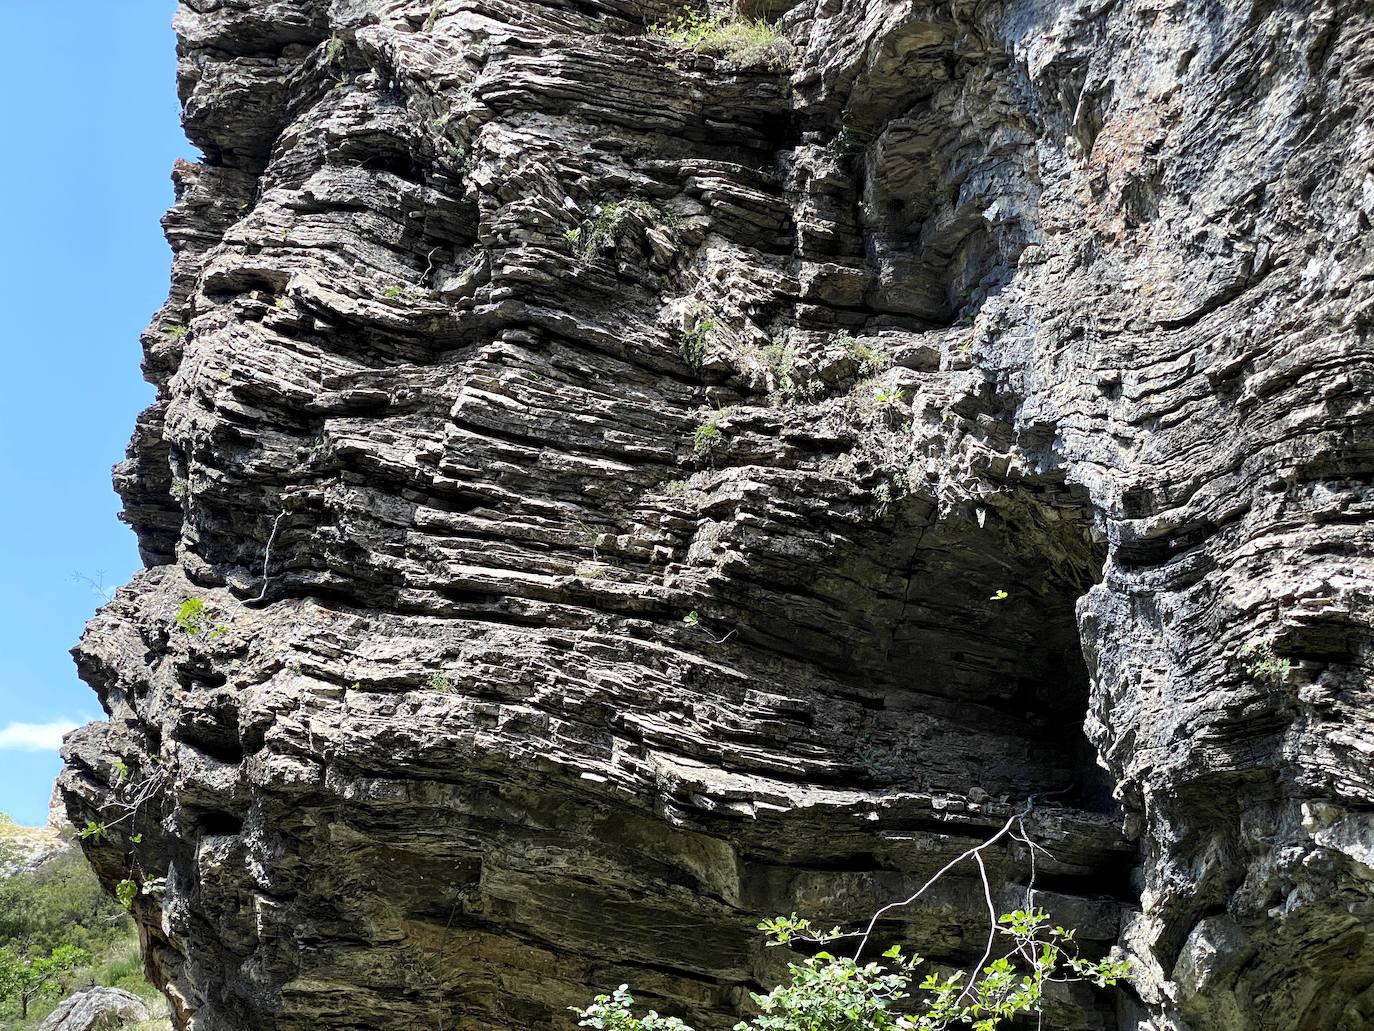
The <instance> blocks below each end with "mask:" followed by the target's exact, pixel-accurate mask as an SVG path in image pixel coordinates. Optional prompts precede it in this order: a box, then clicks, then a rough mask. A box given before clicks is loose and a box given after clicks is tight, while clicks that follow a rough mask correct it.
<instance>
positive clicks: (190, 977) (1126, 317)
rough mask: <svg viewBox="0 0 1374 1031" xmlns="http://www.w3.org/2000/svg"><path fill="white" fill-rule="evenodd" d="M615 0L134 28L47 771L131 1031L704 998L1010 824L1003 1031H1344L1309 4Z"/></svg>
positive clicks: (1333, 596)
mask: <svg viewBox="0 0 1374 1031" xmlns="http://www.w3.org/2000/svg"><path fill="white" fill-rule="evenodd" d="M672 6H673V5H669V4H650V5H649V6H648V7H645V6H643V5H631V4H626V3H623V2H620V0H593V2H589V3H584V4H580V5H572V6H567V5H564V6H545V5H540V4H536V3H533V2H530V0H514V2H511V3H501V4H497V3H491V2H489V0H473V2H472V3H464V4H459V3H456V2H448V0H444V2H440V3H438V4H433V3H431V2H430V0H347V2H337V3H333V4H323V3H319V2H316V0H273V2H271V3H258V4H242V3H233V4H230V3H203V2H200V0H197V2H195V3H186V4H184V5H183V7H182V10H181V12H180V14H179V15H178V19H177V26H178V31H179V33H180V37H181V50H180V57H181V75H180V87H181V93H182V99H183V103H184V105H185V120H186V125H187V131H188V133H189V134H190V135H191V138H192V140H193V141H194V142H195V143H197V144H198V145H199V146H200V147H201V148H202V150H203V151H204V152H205V155H206V158H205V160H204V161H203V162H201V163H199V164H189V163H180V164H179V165H178V166H177V168H176V169H175V170H174V172H173V176H174V181H175V183H176V186H177V203H176V206H175V207H174V208H173V210H172V211H171V212H170V213H169V214H168V216H167V219H166V226H167V231H168V236H169V239H170V240H171V242H172V245H173V248H174V253H175V257H174V261H173V268H172V290H171V296H170V298H169V300H168V303H167V306H166V307H165V308H164V309H163V310H162V312H160V313H159V315H158V316H157V318H156V319H154V321H153V324H152V326H150V328H149V329H148V331H147V332H146V333H145V334H144V337H143V343H144V348H145V356H146V360H145V370H146V372H147V374H148V376H149V378H150V379H151V380H152V381H153V383H154V384H155V385H156V386H157V388H158V396H157V400H156V402H155V403H154V404H153V406H152V407H151V408H150V409H149V410H148V411H147V412H145V413H144V414H143V415H142V416H141V417H140V419H139V422H138V425H137V427H136V429H135V432H134V437H133V440H132V442H131V445H130V449H129V455H128V458H127V460H126V461H125V462H124V463H122V464H121V465H120V466H119V468H118V469H117V470H116V477H115V479H116V485H117V487H118V489H119V491H120V493H121V495H122V497H123V499H124V504H125V513H124V517H125V518H126V519H127V520H128V521H129V523H130V524H131V525H132V526H133V528H134V529H135V531H136V532H137V534H138V537H139V542H140V547H141V549H142V553H143V556H144V559H145V562H146V564H147V568H146V569H144V570H143V571H142V572H140V573H139V574H138V575H137V576H136V577H135V578H134V580H133V581H132V583H130V584H129V585H128V586H126V587H124V588H123V589H121V590H120V591H119V593H118V595H117V597H116V598H115V600H114V601H113V602H112V603H110V604H109V605H108V606H106V607H105V608H104V609H102V611H101V612H100V613H99V614H98V615H97V616H96V618H95V619H94V620H93V621H92V622H91V624H90V626H89V627H88V629H87V632H86V634H85V636H84V637H83V639H82V643H81V645H80V647H79V648H78V649H77V652H76V654H77V661H78V665H79V668H80V671H81V673H82V676H83V677H84V678H85V679H86V680H87V682H89V683H90V684H91V685H92V687H93V688H94V689H95V690H96V691H97V693H98V694H99V696H100V698H101V700H102V702H103V704H104V706H105V709H106V711H107V713H108V716H109V718H108V720H107V721H106V722H104V723H100V724H93V725H91V726H89V727H87V728H85V729H83V730H82V731H79V732H77V733H76V734H75V735H73V737H72V738H71V739H70V740H69V742H68V745H67V747H66V749H65V756H66V761H67V769H66V772H65V773H64V775H63V781H62V785H63V790H64V793H65V797H66V802H67V807H68V811H69V813H70V815H71V818H72V819H73V821H74V822H76V823H77V824H78V825H84V823H85V821H86V820H88V819H98V820H99V819H103V820H105V821H106V822H107V823H108V824H109V825H110V834H109V835H108V837H105V838H101V839H99V840H97V839H95V838H88V839H86V840H85V841H84V842H83V847H84V848H85V849H86V852H87V854H88V856H89V857H90V859H91V861H92V862H93V863H94V864H95V866H96V868H97V870H98V871H99V872H100V874H101V876H102V878H103V879H104V880H105V882H106V883H107V884H109V885H111V886H113V884H114V883H115V882H117V881H118V880H120V879H122V878H124V877H126V876H128V875H129V873H130V861H131V857H134V858H135V859H136V861H137V864H138V869H139V870H141V871H143V872H144V874H145V875H146V876H148V877H154V876H156V877H165V879H166V880H165V886H163V885H160V884H159V885H157V887H156V890H150V891H148V892H145V893H144V894H141V895H140V896H139V897H138V898H137V899H136V900H135V902H134V912H135V917H136V919H137V920H138V922H139V924H140V927H141V930H142V933H143V935H144V941H145V945H146V949H147V958H148V962H149V964H150V968H151V969H152V970H153V972H154V973H155V974H156V975H157V979H158V980H159V982H160V983H161V984H164V985H165V986H166V989H167V991H168V994H169V997H170V998H171V1000H172V1003H173V1007H174V1011H175V1015H176V1019H177V1021H178V1025H179V1026H182V1027H194V1028H196V1029H198V1031H219V1029H230V1028H235V1029H237V1028H244V1027H253V1028H283V1029H286V1028H297V1027H307V1026H308V1027H330V1028H363V1027H366V1028H384V1029H412V1028H413V1029H417V1031H419V1029H426V1031H428V1029H432V1028H434V1027H436V1026H444V1027H453V1028H460V1029H478V1028H481V1029H492V1028H498V1029H526V1028H546V1027H551V1028H570V1027H572V1026H573V1023H574V1020H573V1018H572V1017H571V1015H570V1014H569V1012H568V1009H567V1008H568V1007H569V1006H573V1005H579V1004H585V1002H586V1001H587V999H588V998H589V996H590V995H591V994H592V993H593V992H594V991H597V990H603V989H606V988H609V987H613V986H614V985H616V984H619V983H621V982H629V983H632V984H633V985H635V986H636V988H637V989H638V991H639V994H640V995H641V996H642V997H643V998H644V999H645V1000H646V1001H647V1002H648V1003H650V1004H652V1005H655V1006H657V1007H658V1008H660V1009H661V1010H664V1011H668V1012H672V1013H676V1014H680V1015H683V1016H685V1017H687V1018H689V1019H690V1020H691V1021H692V1023H693V1024H694V1025H695V1026H696V1027H698V1028H699V1029H701V1031H712V1029H717V1028H727V1027H730V1026H731V1025H732V1024H733V1022H734V1021H735V1020H737V1019H738V1017H739V1015H740V1014H741V1013H743V1012H747V1010H748V1008H749V1005H750V1003H749V998H748V996H749V992H750V990H751V989H755V988H757V987H758V986H759V985H764V984H770V983H773V982H774V981H775V980H776V978H777V977H778V976H779V973H780V971H781V970H782V964H783V959H784V957H782V956H780V955H779V954H778V950H765V949H764V948H763V947H762V943H761V942H760V940H759V938H758V935H757V932H756V931H755V928H754V925H755V924H756V922H757V920H758V919H759V918H760V917H761V916H770V915H773V914H776V913H779V912H790V911H793V910H796V911H798V912H801V913H804V914H806V915H808V916H812V917H814V918H816V919H818V920H820V921H823V922H831V921H837V922H846V921H852V920H856V919H858V918H861V917H863V916H866V915H867V914H868V913H869V912H871V910H872V909H873V908H874V907H876V906H877V905H879V904H880V903H882V902H884V901H887V900H889V899H893V898H900V897H904V896H905V895H907V894H909V892H910V890H911V889H912V888H913V886H914V885H916V884H918V883H920V882H921V881H922V880H923V879H924V878H925V877H927V876H928V875H929V874H930V873H931V872H932V871H933V870H935V869H938V868H939V867H940V866H941V865H942V864H943V863H944V862H946V861H947V860H948V859H949V858H951V857H952V856H954V855H957V854H958V853H959V852H961V851H962V850H964V849H965V848H966V847H968V846H969V845H970V844H971V843H973V842H975V841H977V840H980V839H981V838H982V837H984V836H986V835H987V834H989V833H990V832H991V830H993V829H995V828H996V827H998V826H1000V825H1001V824H1002V823H1003V821H1005V820H1006V819H1007V818H1008V816H1009V815H1010V814H1012V813H1014V812H1016V811H1017V808H1018V807H1020V806H1024V805H1025V804H1027V802H1028V800H1030V799H1032V798H1034V799H1036V800H1037V801H1036V802H1035V805H1034V809H1033V812H1032V813H1031V815H1030V817H1029V818H1028V821H1027V831H1028V833H1029V834H1031V835H1032V836H1033V837H1034V838H1035V840H1037V841H1038V842H1039V843H1040V844H1041V845H1043V846H1044V847H1045V848H1046V849H1047V850H1048V853H1049V855H1048V857H1045V856H1041V857H1040V862H1039V863H1038V864H1037V867H1036V874H1037V877H1038V880H1037V882H1036V883H1037V886H1038V888H1039V895H1038V900H1039V901H1040V903H1041V904H1043V905H1045V906H1046V907H1047V908H1048V909H1050V910H1051V911H1052V912H1053V914H1054V916H1055V917H1056V919H1057V920H1059V921H1060V922H1062V923H1064V924H1066V925H1071V926H1075V927H1077V928H1079V930H1080V936H1081V937H1082V939H1083V940H1084V942H1085V944H1086V947H1088V948H1089V949H1092V950H1105V949H1107V948H1109V947H1110V946H1112V945H1119V946H1121V947H1122V948H1124V949H1126V950H1127V952H1128V953H1129V955H1130V956H1131V958H1132V959H1133V961H1134V963H1135V965H1136V971H1137V977H1136V980H1135V982H1134V984H1133V985H1132V986H1130V987H1129V988H1126V989H1124V990H1122V991H1119V992H1093V991H1089V990H1086V989H1082V990H1076V991H1072V992H1070V991H1065V992H1063V993H1061V994H1060V995H1058V996H1057V997H1056V998H1055V999H1053V1000H1052V1005H1051V1007H1050V1012H1049V1013H1048V1014H1047V1015H1046V1020H1045V1025H1044V1026H1045V1027H1047V1028H1050V1027H1056V1028H1064V1029H1068V1028H1072V1029H1076V1031H1085V1029H1092V1031H1095V1029H1107V1028H1117V1029H1125V1028H1132V1029H1139V1031H1145V1029H1147V1028H1148V1029H1153V1031H1164V1029H1173V1031H1183V1029H1193V1031H1213V1029H1215V1031H1222V1029H1226V1031H1229V1029H1232V1028H1249V1029H1257V1031H1288V1029H1298V1028H1309V1027H1324V1028H1325V1027H1330V1028H1343V1029H1353V1028H1358V1027H1363V1026H1366V1025H1367V1024H1369V1023H1370V1022H1371V1020H1374V995H1372V994H1371V991H1372V987H1371V986H1374V934H1371V930H1370V929H1371V927H1374V921H1371V916H1374V868H1371V866H1370V863H1371V860H1372V858H1374V857H1372V856H1371V851H1372V849H1371V844H1370V843H1371V840H1374V832H1371V829H1370V822H1369V816H1368V814H1369V812H1370V811H1371V808H1374V774H1372V773H1371V764H1370V756H1371V755H1374V720H1371V717H1370V711H1371V709H1370V705H1369V702H1370V684H1371V683H1372V682H1374V680H1372V679H1371V676H1370V673H1371V641H1374V635H1371V622H1372V621H1374V612H1372V611H1371V609H1370V606H1369V601H1368V599H1369V598H1370V597H1371V596H1374V589H1372V588H1374V583H1371V581H1372V580H1374V576H1372V575H1371V573H1372V570H1371V561H1370V556H1371V537H1370V531H1369V528H1368V527H1369V525H1370V521H1369V513H1370V511H1371V502H1372V501H1374V498H1372V497H1371V488H1370V482H1371V470H1374V412H1372V409H1371V403H1370V388H1371V384H1374V363H1372V362H1371V345H1370V333H1371V323H1372V322H1374V255H1372V254H1371V247H1374V243H1372V242H1371V241H1374V234H1371V233H1370V232H1369V226H1370V220H1371V218H1374V179H1371V175H1372V174H1374V172H1371V169H1374V136H1371V134H1370V133H1369V131H1368V126H1369V125H1370V124H1371V123H1374V75H1372V74H1371V64H1370V53H1371V49H1372V48H1374V14H1372V13H1371V8H1370V6H1369V5H1368V4H1367V3H1363V2H1360V0H1267V2H1264V3H1258V2H1254V3H1252V2H1249V0H1218V2H1216V3H1210V4H1192V3H1185V2H1183V0H1117V2H1106V3H1104V2H1101V0H1091V2H1090V0H1064V2H1056V3H1049V2H1043V0H1006V2H1002V3H986V2H982V0H949V2H944V3H919V2H908V3H891V2H888V0H854V2H847V3H836V2H833V0H801V2H799V3H787V2H782V3H770V4H766V5H755V7H754V8H753V9H757V10H760V11H766V12H768V13H769V14H770V16H777V17H779V22H778V24H779V25H780V27H781V30H782V31H783V32H784V33H785V34H786V36H787V37H788V40H789V44H790V47H791V50H790V51H786V50H782V51H773V52H770V56H769V57H768V58H767V60H764V61H761V62H755V63H753V64H751V63H750V62H749V61H747V60H743V61H742V60H738V59H732V58H731V57H730V55H728V54H693V53H685V52H681V51H678V50H674V49H673V48H671V47H670V46H669V45H667V44H666V43H664V42H663V41H661V40H657V39H655V38H653V37H652V36H646V35H645V33H644V25H645V23H649V22H653V21H655V20H658V21H662V20H664V19H665V18H666V17H668V16H669V14H670V8H671V7H672ZM778 53H790V55H791V57H790V60H791V68H790V69H788V70H778V68H777V67H776V61H777V60H778V59H779V58H778ZM1003 592H1005V594H1003ZM191 600H195V601H197V602H199V603H200V604H201V605H203V606H204V607H205V609H204V611H201V610H199V609H196V608H195V607H194V605H193V606H192V608H190V609H186V608H184V606H185V605H186V603H187V602H188V601H191ZM692 614H695V615H692ZM179 615H180V616H181V618H180V620H179V619H178V616H179ZM689 616H691V618H690V619H689V618H688V617H689ZM115 760H119V761H120V762H122V763H123V766H124V768H125V769H127V770H128V775H127V776H120V775H117V773H116V766H115ZM135 835H137V836H138V840H137V841H135V840H134V836H135ZM1029 859H1030V857H1029V855H1028V854H1027V851H1026V849H1025V848H1024V847H1022V846H1017V847H1009V848H1007V849H1005V850H1000V851H998V853H997V854H996V856H995V858H994V860H993V862H992V864H991V869H990V873H991V875H992V876H993V878H994V879H995V885H996V896H997V897H996V902H997V905H998V906H1000V907H1002V908H1005V909H1009V908H1014V907H1015V906H1016V905H1018V904H1019V903H1020V901H1021V900H1022V899H1023V898H1024V889H1025V886H1026V884H1027V882H1028V881H1029V878H1030V876H1031V866H1030V862H1029ZM983 920H984V917H983V913H982V901H981V887H980V885H979V883H978V880H977V877H976V874H974V873H973V872H972V871H962V872H960V873H959V874H958V875H956V876H955V877H953V878H951V879H950V880H947V881H945V882H942V884H941V886H940V891H939V893H938V894H937V895H936V896H935V897H932V898H931V900H930V902H929V904H922V905H920V906H916V907H911V908H909V909H906V910H903V911H901V912H900V913H899V914H898V915H896V916H895V918H894V919H893V921H892V922H891V923H890V924H889V925H884V927H883V929H882V930H883V936H884V937H885V939H888V940H890V939H898V938H900V939H904V940H908V941H910V942H912V943H914V944H915V945H916V946H918V948H919V950H920V951H921V952H922V953H923V954H925V955H927V956H929V957H930V958H931V959H932V960H933V961H935V962H938V963H943V964H949V965H951V966H953V965H965V964H968V963H970V962H972V961H973V960H974V959H976V958H977V956H978V954H979V952H980V950H981V944H982V936H983V927H984V925H983V922H982V921H983Z"/></svg>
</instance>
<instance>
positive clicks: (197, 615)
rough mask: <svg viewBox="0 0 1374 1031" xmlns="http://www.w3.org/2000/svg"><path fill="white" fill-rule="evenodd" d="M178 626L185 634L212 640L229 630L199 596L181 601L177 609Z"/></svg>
mask: <svg viewBox="0 0 1374 1031" xmlns="http://www.w3.org/2000/svg"><path fill="white" fill-rule="evenodd" d="M177 626H178V627H179V628H180V629H181V632H182V633H184V634H190V635H191V636H192V637H199V638H207V639H210V640H213V639H215V638H217V637H223V636H224V635H225V634H227V633H228V632H229V628H228V627H227V626H224V625H223V624H220V623H216V622H215V619H214V616H213V615H212V614H211V611H210V607H209V606H208V605H206V604H205V602H203V601H202V600H201V599H199V598H187V599H186V600H185V601H183V602H182V603H181V608H179V609H177Z"/></svg>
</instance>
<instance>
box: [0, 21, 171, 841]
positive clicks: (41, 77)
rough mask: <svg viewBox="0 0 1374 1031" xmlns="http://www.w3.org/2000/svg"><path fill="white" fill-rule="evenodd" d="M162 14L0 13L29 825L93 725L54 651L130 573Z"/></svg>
mask: <svg viewBox="0 0 1374 1031" xmlns="http://www.w3.org/2000/svg"><path fill="white" fill-rule="evenodd" d="M175 9H176V4H175V2H174V0H63V2H62V3H61V4H53V3H50V2H48V0H0V11H3V13H4V15H5V31H6V35H7V37H8V38H9V39H10V40H11V42H12V44H13V45H12V46H11V47H10V48H9V50H8V52H7V53H6V55H5V60H4V61H3V62H0V96H4V97H5V98H6V103H5V126H4V134H5V146H4V150H5V160H4V161H0V197H3V198H4V202H5V203H4V216H3V222H0V226H3V228H0V265H2V266H3V267H0V349H3V354H4V367H3V376H0V390H2V391H3V401H2V402H0V484H3V488H0V489H2V490H3V504H0V541H3V542H4V550H3V552H0V562H2V563H3V565H0V569H3V585H0V586H2V587H3V589H0V811H4V812H8V813H10V814H11V815H13V816H14V817H15V819H17V820H20V821H21V822H25V823H38V822H41V821H42V820H43V819H44V818H45V816H46V811H47V802H48V795H49V792H50V790H51V787H52V781H53V778H54V777H55V776H56V774H57V770H58V767H59V765H60V763H59V760H58V757H57V750H56V747H55V744H56V742H55V738H56V737H57V736H58V733H59V731H60V729H61V727H62V726H64V725H70V724H74V723H77V722H83V721H85V720H89V719H96V718H99V717H100V716H101V712H100V706H99V703H98V702H97V701H96V698H95V695H94V694H93V693H92V692H91V691H90V689H89V688H87V687H86V686H85V685H84V684H82V683H81V682H80V681H79V680H78V679H77V677H76V672H75V668H74V667H73V665H72V661H71V657H70V656H69V655H68V654H67V652H68V649H70V648H71V647H72V646H73V645H74V644H75V643H76V641H77V638H78V637H79V636H80V634H81V628H82V625H83V624H84V623H85V621H86V620H87V619H88V618H89V617H90V615H91V613H92V612H93V611H94V610H95V607H96V605H97V604H98V602H99V599H98V598H97V597H96V594H95V592H94V591H93V590H92V589H91V588H90V587H89V586H88V585H85V584H82V583H79V582H74V581H73V580H72V579H71V576H72V573H73V572H79V573H83V574H85V575H87V576H90V577H92V578H99V577H101V576H102V575H103V577H104V580H105V583H106V584H109V585H115V584H120V583H123V582H124V581H126V580H127V579H128V578H129V576H130V574H131V573H132V572H133V571H134V570H135V569H136V568H137V567H138V565H139V561H138V552H137V550H136V548H135V545H134V537H133V534H132V533H131V532H130V531H129V529H128V527H126V526H125V525H124V524H122V523H120V522H118V521H117V520H116V518H115V513H116V512H117V511H118V509H119V502H118V499H117V498H116V497H115V495H114V493H113V491H112V490H111V488H110V466H111V465H113V464H114V463H115V462H116V461H118V460H119V459H120V458H121V457H122V456H123V452H124V445H125V443H126V442H127V441H128V438H129V433H130V430H131V429H132V428H133V422H134V416H135V415H136V414H137V413H138V411H139V410H140V409H141V408H143V407H144V406H145V405H146V404H147V403H148V402H149V400H151V398H152V388H151V387H149V386H148V385H147V384H146V383H144V382H143V379H142V376H141V374H140V372H139V357H140V354H139V346H138V334H139V332H140V331H141V330H142V328H143V327H144V326H145V325H146V324H147V323H148V321H149V319H150V318H151V317H152V315H153V312H155V311H156V310H157V308H158V307H159V306H160V305H161V303H162V301H163V299H164V298H165V297H166V294H167V285H168V266H169V262H170V253H169V252H168V249H167V245H166V243H165V242H164V241H163V238H162V230H161V227H160V226H159V224H158V219H159V218H160V217H161V215H162V213H163V211H164V210H166V208H167V207H168V206H169V205H170V204H171V201H172V189H171V183H170V181H169V179H168V175H169V173H170V171H171V167H172V161H173V160H174V159H175V158H177V157H186V158H192V159H194V158H195V157H196V151H195V150H194V149H193V148H192V147H191V145H190V144H189V143H187V142H186V140H185V137H184V136H183V135H182V133H181V127H180V124H179V122H178V112H177V103H176V55H175V40H174V39H173V36H172V32H171V20H172V14H173V12H174V11H175Z"/></svg>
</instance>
